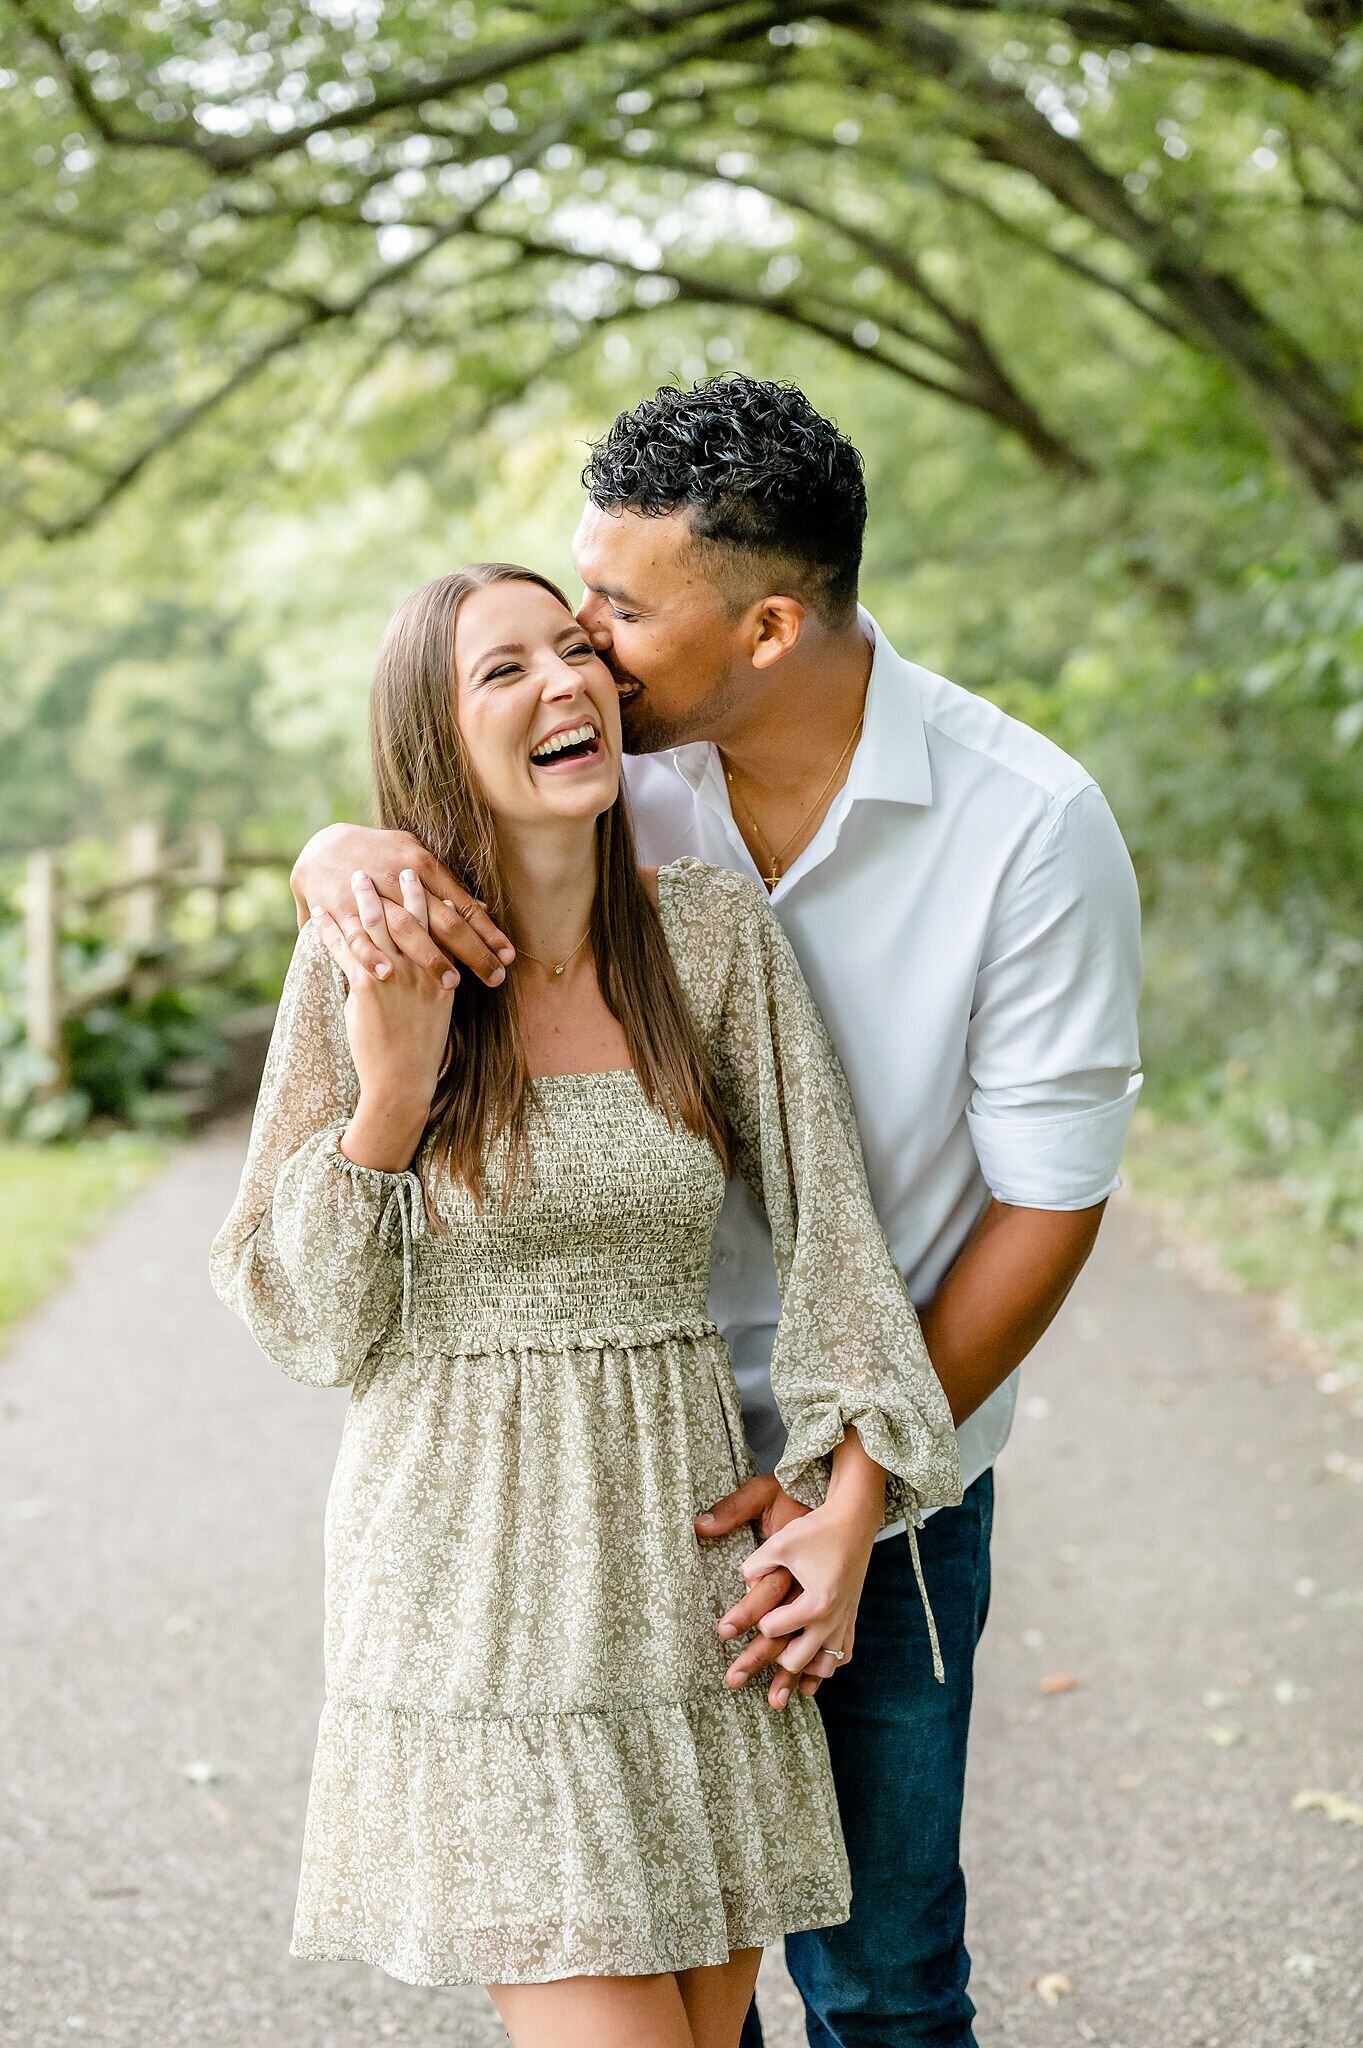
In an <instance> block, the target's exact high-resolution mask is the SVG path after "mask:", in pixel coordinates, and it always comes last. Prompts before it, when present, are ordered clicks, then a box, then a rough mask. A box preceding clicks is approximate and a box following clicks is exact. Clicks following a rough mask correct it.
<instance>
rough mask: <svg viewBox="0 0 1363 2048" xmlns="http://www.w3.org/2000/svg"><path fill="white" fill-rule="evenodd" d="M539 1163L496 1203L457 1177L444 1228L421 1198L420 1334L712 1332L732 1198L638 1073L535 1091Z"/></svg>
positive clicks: (494, 1177) (468, 1348)
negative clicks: (712, 1295)
mask: <svg viewBox="0 0 1363 2048" xmlns="http://www.w3.org/2000/svg"><path fill="white" fill-rule="evenodd" d="M535 1088H536V1097H537V1101H536V1105H535V1106H534V1107H533V1108H532V1111H531V1119H530V1141H531V1146H532V1153H533V1162H532V1170H531V1172H530V1173H529V1174H528V1175H527V1176H525V1177H524V1179H523V1180H522V1181H521V1183H520V1184H519V1185H518V1186H517V1187H516V1188H515V1189H514V1191H513V1193H512V1195H511V1198H510V1201H509V1202H508V1203H506V1204H503V1202H502V1199H501V1188H502V1171H501V1167H500V1164H499V1161H498V1159H497V1157H496V1156H495V1155H494V1157H493V1158H492V1159H490V1160H489V1162H488V1168H489V1179H488V1188H487V1193H486V1196H485V1198H484V1201H483V1204H482V1206H481V1207H480V1206H478V1205H477V1204H476V1203H475V1202H474V1200H473V1198H472V1196H471V1195H470V1194H469V1192H468V1190H467V1189H466V1188H465V1187H463V1186H462V1184H460V1185H456V1184H454V1183H453V1182H452V1181H451V1180H450V1178H449V1176H448V1175H443V1176H438V1177H437V1176H431V1177H430V1178H432V1179H433V1180H434V1183H435V1208H436V1211H437V1216H436V1220H435V1221H434V1222H426V1223H425V1224H424V1227H423V1222H422V1219H421V1218H420V1216H419V1215H418V1213H417V1206H416V1205H415V1204H414V1205H413V1209H412V1212H411V1221H413V1222H414V1223H415V1234H416V1239H417V1241H416V1243H415V1245H414V1246H413V1248H412V1257H413V1282H414V1284H413V1289H412V1297H413V1298H412V1306H411V1313H410V1319H409V1320H410V1328H411V1334H412V1337H413V1340H414V1341H415V1342H416V1344H417V1345H418V1346H419V1348H421V1349H422V1350H431V1351H445V1352H474V1351H483V1350H489V1351H494V1350H495V1351H506V1350H515V1349H518V1348H533V1349H538V1348H550V1349H561V1348H562V1347H564V1346H572V1347H584V1346H585V1347H588V1348H591V1347H594V1346H598V1345H602V1344H612V1343H614V1344H646V1343H652V1342H655V1341H657V1340H658V1339H660V1338H662V1337H666V1336H670V1335H676V1334H681V1333H683V1332H686V1331H693V1332H699V1331H700V1330H702V1329H703V1330H709V1329H710V1328H711V1327H712V1326H711V1325H710V1323H709V1322H708V1320H707V1310H706V1294H707V1290H708V1285H709V1271H710V1245H711V1239H712V1237H713V1235H714V1227H715V1222H716V1220H717V1218H718V1215H719V1209H720V1204H721V1202H722V1200H723V1197H724V1175H723V1170H722V1168H721V1166H720V1163H719V1160H718V1159H717V1158H716V1156H715V1152H714V1150H713V1148H712V1147H711V1146H710V1145H709V1144H708V1143H706V1142H705V1141H704V1140H703V1139H701V1138H698V1137H696V1136H694V1135H693V1133H692V1132H690V1131H688V1130H686V1129H685V1127H684V1126H682V1125H681V1124H677V1125H676V1126H675V1127H672V1126H669V1124H668V1122H667V1119H666V1118H665V1117H664V1116H663V1115H662V1113H661V1112H660V1111H659V1110H657V1109H655V1108H654V1107H653V1105H652V1104H650V1103H649V1101H648V1100H647V1098H646V1097H645V1095H644V1092H643V1090H642V1088H641V1087H640V1086H639V1082H638V1079H637V1077H636V1076H635V1074H634V1073H633V1071H632V1070H628V1069H626V1070H616V1071H612V1072H606V1073H599V1074H553V1075H549V1076H546V1077H543V1078H541V1079H540V1080H539V1081H537V1082H536V1084H535Z"/></svg>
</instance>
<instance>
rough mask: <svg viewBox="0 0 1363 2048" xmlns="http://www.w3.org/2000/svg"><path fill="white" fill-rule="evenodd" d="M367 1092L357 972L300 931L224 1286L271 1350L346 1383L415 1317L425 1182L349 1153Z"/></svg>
mask: <svg viewBox="0 0 1363 2048" xmlns="http://www.w3.org/2000/svg"><path fill="white" fill-rule="evenodd" d="M358 1098H359V1080H358V1077H357V1075H356V1073H355V1067H354V1062H353V1061H352V1059H351V1056H350V1045H349V1041H348V1039H347V1036H346V1029H345V977H344V975H343V974H342V973H341V971H340V969H339V968H338V967H337V966H336V964H335V962H334V961H333V960H332V958H331V955H330V954H329V953H328V952H327V950H326V947H325V946H324V945H323V943H322V941H321V939H320V938H319V937H318V935H317V933H316V932H315V930H314V929H313V928H312V927H311V926H308V927H306V928H305V929H304V930H303V931H302V932H300V933H299V936H298V943H297V945H296V946H295V948H294V953H293V959H292V961H291V962H290V965H289V972H288V976H287V978H286V980H285V983H284V991H283V994H282V996H281V998H280V1004H279V1014H278V1016H277V1018H276V1021H275V1027H274V1034H273V1036H272V1038H271V1040H270V1049H269V1053H268V1055H267V1057H266V1061H265V1072H264V1076H263V1078H262V1080H261V1084H260V1093H259V1095H258V1097H257V1101H256V1109H255V1117H254V1120H253V1122H252V1126H251V1139H250V1145H249V1147H248V1150H247V1156H246V1165H245V1168H244V1170H243V1172H242V1177H241V1185H240V1187H239V1188H238V1190H237V1197H236V1200H235V1202H234V1203H233V1205H232V1209H231V1213H230V1214H229V1216H228V1217H227V1220H226V1222H225V1223H224V1224H223V1226H222V1228H221V1230H220V1231H219V1232H218V1234H217V1236H216V1237H215V1239H214V1240H213V1246H212V1250H211V1252H210V1254H209V1273H210V1277H211V1279H212V1282H213V1287H214V1290H215V1291H216V1293H217V1294H218V1295H219V1296H220V1298H221V1299H222V1300H223V1301H224V1302H226V1304H227V1305H228V1307H229V1308H231V1309H233V1310H235V1311H236V1313H237V1314H238V1315H239V1316H241V1317H242V1318H243V1320H244V1321H245V1322H246V1324H247V1326H248V1327H249V1329H250V1331H251V1334H252V1336H253V1337H254V1338H255V1340H256V1342H257V1343H258V1344H259V1346H260V1348H261V1350H262V1351H264V1352H265V1354H266V1356H267V1357H269V1358H271V1359H272V1360H273V1361H274V1363H275V1364H276V1365H278V1366H279V1367H280V1368H281V1369H282V1370H283V1371H284V1372H286V1373H288V1374H289V1375H290V1376H291V1377H292V1378H294V1379H298V1380H305V1381H307V1382H308V1383H309V1384H311V1385H313V1386H328V1387H334V1386H345V1385H348V1384H349V1383H350V1382H351V1381H353V1380H354V1378H355V1376H356V1374H357V1373H358V1371H359V1370H360V1367H361V1366H362V1365H363V1364H364V1362H365V1360H366V1359H367V1358H368V1357H369V1355H370V1353H371V1351H373V1349H374V1347H375V1346H376V1345H377V1344H379V1343H380V1342H381V1341H382V1340H383V1338H384V1337H385V1336H386V1335H387V1334H388V1333H389V1332H390V1331H392V1330H393V1329H394V1328H395V1327H396V1326H398V1325H399V1324H400V1325H401V1326H402V1327H406V1326H407V1324H408V1321H409V1317H410V1312H411V1302H412V1288H413V1277H414V1250H413V1247H414V1240H415V1239H416V1238H418V1237H419V1236H421V1235H422V1233H423V1231H424V1228H425V1220H426V1210H425V1203H424V1199H423V1195H422V1188H421V1182H420V1180H419V1179H418V1177H417V1175H416V1174H415V1173H412V1172H404V1173H385V1172H382V1171H380V1170H379V1169H378V1168H375V1167H368V1166H359V1165H357V1164H356V1163H355V1162H354V1161H353V1160H351V1159H347V1158H346V1156H345V1154H344V1153H343V1152H342V1151H341V1149H340V1144H339V1140H340V1138H341V1136H342V1134H343V1133H344V1131H345V1129H346V1126H347V1124H348V1123H349V1121H350V1118H351V1116H352V1114H353V1112H354V1108H355V1104H356V1102H357V1100H358Z"/></svg>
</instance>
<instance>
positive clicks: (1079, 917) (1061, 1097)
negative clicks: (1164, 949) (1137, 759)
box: [966, 783, 1141, 1209]
mask: <svg viewBox="0 0 1363 2048" xmlns="http://www.w3.org/2000/svg"><path fill="white" fill-rule="evenodd" d="M1140 988H1141V947H1140V901H1139V897H1138V895H1137V890H1136V878H1135V875H1134V873H1133V872H1132V867H1131V861H1130V857H1129V856H1128V854H1127V851H1126V847H1125V846H1124V844H1123V842H1122V836H1121V833H1120V832H1119V831H1118V829H1117V823H1116V820H1115V819H1114V818H1113V816H1112V813H1111V811H1110V810H1109V809H1108V806H1107V804H1106V802H1105V801H1104V799H1103V796H1102V793H1101V791H1100V790H1099V789H1097V788H1096V787H1095V785H1093V784H1092V783H1089V784H1086V785H1084V786H1083V787H1082V788H1081V789H1079V790H1078V791H1077V792H1076V793H1075V794H1074V795H1072V796H1070V797H1069V798H1068V799H1067V800H1065V801H1063V802H1062V803H1060V804H1059V805H1058V806H1057V808H1056V810H1055V812H1054V814H1053V815H1052V816H1051V817H1050V818H1049V819H1048V820H1047V821H1046V822H1045V823H1044V824H1043V826H1042V827H1041V828H1040V831H1039V833H1038V838H1037V842H1036V844H1035V845H1034V847H1033V848H1032V850H1031V852H1030V853H1029V855H1028V856H1026V857H1025V859H1024V861H1023V864H1022V867H1021V870H1020V872H1019V874H1018V876H1017V878H1016V879H1015V880H1014V881H1013V882H1012V884H1011V886H1009V887H1008V888H1007V889H1006V890H1005V892H1004V895H1003V897H1002V900H1001V902H1000V904H999V907H998V910H997V912H996V914H995V917H994V919H993V921H992V923H991V926H990V932H989V940H988V944H987V947H986V952H985V957H984V959H983V961H982V963H981V966H980V970H979V974H978V976H977V979H976V986H975V1005H974V1009H973V1011H972V1015H971V1023H970V1036H969V1048H968V1051H969V1064H970V1074H971V1079H972V1081H973V1083H974V1086H973V1090H972V1094H971V1098H970V1102H969V1105H968V1107H967V1111H966V1117H967V1121H968V1123H969V1127H970V1135H971V1138H972V1140H973V1142H974V1146H975V1152H976V1156H977V1158H978V1159H979V1162H980V1171H981V1172H982V1173H983V1175H984V1178H985V1182H986V1184H987V1185H988V1187H989V1190H990V1193H991V1194H992V1195H993V1196H994V1197H995V1199H996V1200H998V1201H1000V1202H1006V1203H1009V1204H1011V1205H1012V1206H1014V1207H1017V1208H1028V1209H1087V1208H1091V1207H1093V1206H1094V1204H1095V1203H1098V1202H1101V1201H1104V1200H1106V1198H1107V1197H1108V1196H1109V1195H1110V1194H1111V1193H1112V1192H1113V1190H1114V1189H1115V1188H1117V1187H1118V1186H1119V1185H1120V1178H1119V1175H1118V1170H1117V1169H1118V1166H1119V1164H1120V1161H1121V1156H1122V1147H1123V1144H1124V1142H1125V1139H1126V1132H1127V1126H1128V1125H1129V1123H1130V1121H1131V1113H1132V1110H1133V1109H1134V1108H1135V1104H1136V1097H1137V1094H1138V1093H1139V1091H1140V1086H1141V1075H1140V1072H1139V1065H1140V1052H1139V1041H1138V1037H1137V1025H1136V1012H1137V1005H1138V1002H1139V998H1140Z"/></svg>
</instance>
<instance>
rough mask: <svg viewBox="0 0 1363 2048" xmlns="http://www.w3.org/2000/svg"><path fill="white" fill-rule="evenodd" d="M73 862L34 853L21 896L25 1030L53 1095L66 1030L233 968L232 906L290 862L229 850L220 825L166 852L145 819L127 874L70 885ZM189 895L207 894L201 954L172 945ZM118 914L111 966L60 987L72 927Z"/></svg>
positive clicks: (132, 833) (131, 836) (134, 830)
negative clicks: (118, 1001) (46, 1067)
mask: <svg viewBox="0 0 1363 2048" xmlns="http://www.w3.org/2000/svg"><path fill="white" fill-rule="evenodd" d="M68 860H69V855H68V854H67V853H66V852H65V851H64V850H63V849H60V848H43V849H42V850H40V851H36V852H33V853H30V854H29V855H28V856H27V859H26V862H25V887H24V968H25V974H24V1029H25V1037H26V1039H27V1042H28V1044H29V1045H30V1046H31V1047H32V1049H33V1050H34V1051H35V1052H38V1053H41V1054H43V1055H44V1056H45V1057H46V1058H47V1059H48V1060H50V1061H51V1063H52V1080H51V1082H50V1083H49V1088H50V1089H51V1090H52V1091H56V1090H57V1089H59V1088H61V1087H63V1086H64V1085H65V1081H66V1074H65V1058H64V1050H63V1036H62V1026H63V1025H64V1024H65V1023H66V1021H67V1019H68V1018H71V1017H78V1016H80V1015H82V1014H83V1013H84V1012H85V1011H87V1010H90V1009H92V1008H94V1006H95V1005H96V1004H97V1003H101V1002H103V1001H105V1000H106V999H107V998H108V997H109V996H112V995H120V994H123V993H130V994H132V995H134V996H136V997H137V998H138V999H139V1000H145V999H146V998H147V997H149V996H151V995H154V994H156V993H157V991H158V990H160V989H163V988H170V987H183V986H185V985H187V984H190V983H193V982H202V981H210V980H212V979H214V978H215V977H216V976H217V975H219V974H221V973H223V972H224V971H225V970H226V969H227V968H228V967H230V966H231V964H232V962H233V960H234V958H235V957H236V954H237V952H238V950H239V941H238V940H236V939H234V938H233V937H232V936H231V935H230V934H229V933H228V932H227V931H226V928H225V924H224V906H225V903H226V899H227V897H228V896H229V895H230V894H231V893H232V891H233V890H234V889H236V888H238V887H239V886H240V885H241V883H242V881H243V880H244V879H245V877H246V876H247V875H248V874H249V873H250V872H251V871H252V870H256V869H260V868H275V869H279V870H281V871H282V872H284V873H287V872H288V869H289V867H290V865H291V862H290V859H289V857H288V856H287V855H284V854H274V853H248V852H246V851H244V850H241V849H235V850H234V849H233V848H231V847H230V846H229V844H228V840H227V836H226V834H225V833H224V832H223V831H222V829H221V827H220V826H217V825H200V826H199V827H198V828H197V829H196V830H195V832H194V834H193V835H192V838H191V840H190V842H189V843H188V844H184V843H173V844H168V843H167V840H166V836H165V834H164V832H163V829H162V827H161V826H160V824H158V823H157V822H156V821H155V820H151V819H146V820H143V821H142V822H141V823H139V824H136V825H134V826H132V827H131V829H130V830H129V832H128V834H127V836H126V840H125V847H124V860H123V873H122V875H121V876H120V877H119V879H118V880H117V881H114V882H109V883H105V884H104V885H103V886H101V887H99V888H93V889H78V888H72V887H70V886H69V885H68V882H67V879H66V868H67V864H68ZM191 891H206V892H207V893H208V895H209V898H210V904H209V914H208V921H209V941H208V943H207V944H206V945H200V946H195V947H190V948H186V947H182V946H177V945H175V944H174V943H173V942H172V939H171V935H170V932H169V930H168V927H167V922H166V917H167V910H168V907H169V905H170V904H171V903H172V902H174V901H175V900H177V899H178V898H180V897H183V896H185V895H187V894H188V893H189V892H191ZM100 912H106V913H111V916H110V917H109V919H108V920H107V921H108V922H109V923H111V925H112V931H111V934H110V935H111V936H112V937H113V939H114V940H115V941H116V950H115V951H114V953H113V954H112V956H111V958H110V959H109V961H108V963H107V965H105V966H104V967H102V968H99V969H97V970H95V971H94V972H92V973H90V974H87V975H82V976H81V977H80V979H79V983H78V985H77V986H75V987H72V988H68V987H65V986H63V979H62V941H63V937H64V936H66V935H67V934H69V932H70V931H71V929H72V926H73V925H78V924H82V923H85V922H86V921H87V920H90V919H92V918H94V917H95V916H96V915H97V914H98V913H100Z"/></svg>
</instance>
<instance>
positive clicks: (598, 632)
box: [577, 590, 614, 650]
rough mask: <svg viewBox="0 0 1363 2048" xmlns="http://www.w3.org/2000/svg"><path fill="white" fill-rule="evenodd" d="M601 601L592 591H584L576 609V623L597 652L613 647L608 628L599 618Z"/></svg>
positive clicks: (600, 617)
mask: <svg viewBox="0 0 1363 2048" xmlns="http://www.w3.org/2000/svg"><path fill="white" fill-rule="evenodd" d="M600 606H601V600H600V598H599V597H598V596H597V594H596V592H595V591H594V590H584V591H583V593H582V602H581V604H580V605H579V606H578V608H577V623H578V624H579V626H581V627H582V628H583V629H584V631H585V632H586V634H587V637H588V638H589V639H590V641H591V643H592V646H593V647H595V648H597V649H598V650H600V649H603V648H607V647H610V646H613V645H614V642H613V641H612V639H611V633H610V628H609V626H608V625H607V624H606V622H605V620H604V619H603V618H602V616H601V610H600Z"/></svg>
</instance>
